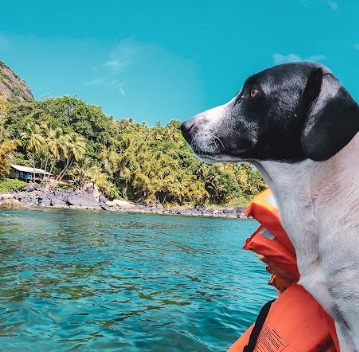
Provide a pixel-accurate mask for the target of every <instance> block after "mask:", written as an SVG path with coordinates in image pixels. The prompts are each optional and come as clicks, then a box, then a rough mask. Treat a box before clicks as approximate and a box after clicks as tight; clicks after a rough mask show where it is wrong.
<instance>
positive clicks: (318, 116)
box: [300, 68, 359, 161]
mask: <svg viewBox="0 0 359 352" xmlns="http://www.w3.org/2000/svg"><path fill="white" fill-rule="evenodd" d="M300 113H301V114H303V113H304V116H306V120H305V122H304V126H303V131H302V136H301V143H302V148H303V152H304V155H305V156H306V157H307V158H309V159H312V160H315V161H323V160H327V159H329V158H330V157H332V156H333V155H335V154H336V153H337V152H339V150H341V149H342V148H343V147H344V146H345V145H347V144H348V143H349V142H350V140H351V139H352V138H353V137H354V136H355V135H356V133H357V132H358V131H359V107H358V105H357V103H356V102H355V101H354V100H353V98H352V97H351V96H350V94H349V93H348V92H347V90H346V89H345V88H344V87H342V85H341V84H340V83H339V81H338V80H337V79H336V78H335V77H334V76H333V75H332V74H331V73H329V72H328V71H325V68H317V69H315V70H314V71H313V72H312V73H311V75H310V77H309V79H308V81H307V85H306V88H305V90H304V92H303V96H302V103H301V112H300Z"/></svg>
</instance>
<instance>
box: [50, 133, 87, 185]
mask: <svg viewBox="0 0 359 352" xmlns="http://www.w3.org/2000/svg"><path fill="white" fill-rule="evenodd" d="M65 136H66V137H65V138H66V146H67V148H66V154H65V159H66V165H65V167H64V168H63V169H62V171H61V172H60V174H59V176H58V177H57V180H61V179H62V178H63V177H64V176H65V174H66V172H67V171H68V169H69V168H70V166H71V165H72V164H73V162H74V161H76V162H77V161H80V160H82V159H83V158H84V157H85V154H86V140H85V138H84V137H82V136H80V135H79V134H77V133H70V134H67V135H65Z"/></svg>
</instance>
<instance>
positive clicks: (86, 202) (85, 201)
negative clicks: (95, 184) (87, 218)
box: [67, 194, 100, 208]
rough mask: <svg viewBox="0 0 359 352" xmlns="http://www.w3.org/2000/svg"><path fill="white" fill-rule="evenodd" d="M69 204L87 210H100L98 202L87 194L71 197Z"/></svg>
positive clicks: (68, 200)
mask: <svg viewBox="0 0 359 352" xmlns="http://www.w3.org/2000/svg"><path fill="white" fill-rule="evenodd" d="M67 203H68V204H69V205H74V206H77V207H85V208H100V205H99V203H98V202H96V200H95V199H93V198H92V197H91V196H89V195H86V194H78V195H74V196H70V197H69V198H68V199H67Z"/></svg>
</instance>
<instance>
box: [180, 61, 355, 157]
mask: <svg viewBox="0 0 359 352" xmlns="http://www.w3.org/2000/svg"><path fill="white" fill-rule="evenodd" d="M181 129H182V133H183V135H184V137H185V139H186V140H187V142H188V143H189V144H190V146H191V147H192V149H193V151H194V152H195V153H196V154H197V155H198V156H199V157H201V158H203V159H204V160H206V161H210V162H221V161H229V162H237V161H241V160H253V159H254V160H259V161H260V160H275V161H285V162H299V161H302V160H304V159H307V158H309V159H312V160H316V161H322V160H326V159H329V158H330V157H331V156H333V155H334V154H336V153H337V152H338V151H339V150H340V149H342V148H343V147H344V146H345V145H346V144H347V143H349V141H350V140H351V139H352V138H353V137H354V136H355V134H356V133H357V132H358V131H359V107H358V105H357V104H356V103H355V101H354V100H353V99H352V97H351V96H350V94H349V93H348V92H347V91H346V90H345V88H344V87H342V86H341V84H340V83H339V81H338V80H337V79H336V78H335V77H334V76H333V75H332V74H331V73H330V72H329V70H328V69H326V68H325V67H323V66H321V65H318V64H315V63H309V62H301V63H290V64H284V65H278V66H274V67H272V68H269V69H266V70H264V71H262V72H260V73H257V74H255V75H253V76H251V77H249V78H248V79H247V81H246V82H245V84H244V86H243V88H242V90H241V91H240V92H239V93H238V94H237V96H236V97H234V98H233V99H232V100H231V101H229V102H228V103H227V104H224V105H221V106H218V107H216V108H214V109H211V110H207V111H205V112H203V113H200V114H198V115H196V116H195V117H193V118H191V119H189V120H187V121H185V122H184V123H183V124H182V126H181Z"/></svg>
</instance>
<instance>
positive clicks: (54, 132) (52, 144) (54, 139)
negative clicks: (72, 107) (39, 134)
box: [41, 124, 67, 174]
mask: <svg viewBox="0 0 359 352" xmlns="http://www.w3.org/2000/svg"><path fill="white" fill-rule="evenodd" d="M41 128H42V131H43V134H44V136H45V140H46V145H45V149H46V150H45V160H44V165H45V166H44V169H45V170H46V171H47V168H48V164H49V162H50V164H51V166H50V170H49V172H50V174H51V173H52V170H53V168H54V166H55V163H56V162H57V161H59V160H63V159H65V157H66V154H67V138H66V135H64V132H63V130H62V128H61V127H57V128H55V129H52V128H50V127H49V126H48V125H47V124H42V125H41Z"/></svg>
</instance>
